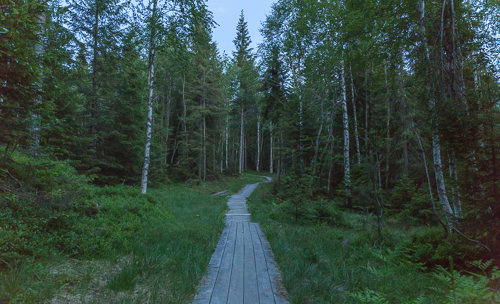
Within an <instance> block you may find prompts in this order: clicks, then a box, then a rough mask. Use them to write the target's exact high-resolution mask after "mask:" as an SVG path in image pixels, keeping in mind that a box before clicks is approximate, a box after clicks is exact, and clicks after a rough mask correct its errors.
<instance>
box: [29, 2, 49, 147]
mask: <svg viewBox="0 0 500 304" xmlns="http://www.w3.org/2000/svg"><path fill="white" fill-rule="evenodd" d="M45 2H46V0H39V4H40V5H43V4H44V3H45ZM36 19H38V26H39V27H40V30H39V32H38V33H37V35H38V41H37V43H36V44H35V47H34V49H35V56H36V57H37V59H40V67H41V68H43V65H42V58H41V57H42V55H43V53H44V43H43V41H44V39H43V38H44V35H45V22H46V16H45V10H42V13H40V15H38V16H36ZM38 89H39V92H37V96H36V97H35V100H34V103H35V107H36V106H40V105H41V104H42V96H41V91H42V89H43V75H40V79H39V80H38ZM41 124H42V117H41V116H40V111H39V109H36V108H35V111H34V114H33V126H32V130H31V133H32V138H33V146H32V150H33V152H34V153H35V154H38V149H39V147H40V129H41Z"/></svg>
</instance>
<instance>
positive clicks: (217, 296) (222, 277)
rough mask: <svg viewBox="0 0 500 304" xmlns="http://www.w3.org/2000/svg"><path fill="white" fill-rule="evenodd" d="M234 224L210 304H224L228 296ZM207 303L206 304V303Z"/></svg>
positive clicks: (233, 244)
mask: <svg viewBox="0 0 500 304" xmlns="http://www.w3.org/2000/svg"><path fill="white" fill-rule="evenodd" d="M236 230H237V226H236V224H233V225H231V228H230V230H229V235H228V238H227V242H226V247H225V250H224V255H223V256H222V260H221V263H220V267H219V272H218V273H217V278H216V281H215V286H214V289H213V292H212V298H211V300H210V302H209V303H210V304H226V303H227V297H228V294H229V284H230V275H229V274H230V273H231V271H232V267H233V257H234V246H235V244H236V233H237V231H236ZM207 303H208V302H207Z"/></svg>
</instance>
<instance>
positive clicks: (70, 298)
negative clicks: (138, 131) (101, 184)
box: [0, 175, 262, 304]
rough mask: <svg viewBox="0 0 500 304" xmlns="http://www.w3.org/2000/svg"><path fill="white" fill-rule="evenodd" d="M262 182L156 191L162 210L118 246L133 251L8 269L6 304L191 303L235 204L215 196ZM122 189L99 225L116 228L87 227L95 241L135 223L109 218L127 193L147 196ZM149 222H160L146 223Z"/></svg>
mask: <svg viewBox="0 0 500 304" xmlns="http://www.w3.org/2000/svg"><path fill="white" fill-rule="evenodd" d="M261 181H262V178H261V177H259V176H254V175H248V176H247V175H244V176H242V177H241V178H226V179H223V180H221V181H216V182H202V183H200V184H197V185H196V184H194V183H191V184H178V185H168V186H162V187H158V188H156V189H154V188H153V189H149V190H148V193H149V195H150V196H152V200H154V202H155V207H154V208H153V209H148V211H147V212H150V213H153V212H154V213H155V214H154V215H153V214H151V215H149V214H147V213H144V212H143V213H142V215H141V216H142V219H141V220H139V221H137V222H136V221H133V222H131V223H125V224H126V226H125V228H124V230H127V229H129V228H130V227H133V231H134V232H133V233H132V234H130V235H127V237H123V238H120V239H119V240H117V241H119V242H120V243H127V246H121V247H122V248H128V250H123V249H120V250H118V249H117V250H111V251H109V252H104V253H102V254H94V255H89V256H87V257H85V258H83V259H73V258H70V257H68V256H62V255H60V254H56V253H54V254H53V255H52V256H51V257H50V258H48V259H44V260H36V261H32V262H29V263H25V264H24V265H19V266H17V267H13V268H12V269H6V270H4V271H3V272H2V273H0V303H54V304H55V303H175V304H179V303H189V302H191V301H192V300H193V297H194V294H195V292H196V287H197V285H198V284H199V281H200V280H201V278H202V276H203V274H204V272H205V270H206V268H207V265H208V262H209V260H210V257H211V255H212V253H213V252H214V250H215V247H216V245H217V242H218V240H219V237H220V234H221V232H222V230H223V228H224V215H225V211H226V210H227V205H226V201H227V197H225V196H213V195H212V194H214V193H217V192H220V191H224V190H229V191H230V193H236V192H238V190H239V189H241V188H242V187H243V186H244V185H246V184H251V183H256V182H261ZM122 188H123V187H108V188H106V191H105V192H106V193H107V195H104V194H103V196H102V198H101V201H102V205H101V207H100V210H101V211H100V213H99V214H98V215H96V216H95V218H96V219H98V218H99V217H100V219H99V221H98V223H99V226H103V223H107V225H109V227H108V226H104V227H86V228H88V229H89V233H93V232H92V231H96V229H97V230H108V229H113V226H115V225H124V223H120V221H122V222H127V221H128V219H127V218H122V219H121V220H120V218H119V217H118V218H116V215H115V216H114V217H113V220H112V221H111V215H108V214H107V210H112V208H111V207H110V206H112V205H116V204H123V203H126V198H125V197H124V195H122V194H123V193H121V192H123V191H134V193H135V192H138V191H139V189H135V187H133V189H128V188H126V190H123V189H122ZM129 188H131V187H129ZM115 211H116V210H115ZM118 212H119V211H118ZM158 213H159V214H161V215H162V216H161V217H158V216H157V214H158ZM108 216H109V219H110V220H109V221H108V220H107V217H108ZM149 217H151V218H152V219H154V220H145V219H147V218H149ZM86 223H87V224H88V221H87V222H86ZM120 227H121V226H120ZM102 241H105V240H102ZM106 241H108V240H106ZM46 250H48V251H50V248H47V249H46Z"/></svg>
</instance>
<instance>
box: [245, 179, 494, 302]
mask: <svg viewBox="0 0 500 304" xmlns="http://www.w3.org/2000/svg"><path fill="white" fill-rule="evenodd" d="M272 186H273V185H272V184H266V185H263V186H261V187H259V188H258V189H257V190H256V191H255V192H254V193H253V194H252V196H251V197H250V203H249V208H250V212H251V213H252V217H253V220H254V221H256V222H259V223H261V225H262V229H263V230H264V232H265V234H266V236H267V237H268V239H269V242H270V244H271V247H272V249H273V252H274V254H275V256H276V260H277V262H278V264H279V266H280V269H281V272H282V275H283V281H284V284H285V287H286V289H287V291H288V293H289V296H290V300H291V302H292V303H499V301H500V295H499V293H498V292H496V291H495V290H498V278H499V276H500V272H499V271H498V269H496V268H494V267H493V268H492V267H491V266H492V265H491V262H487V263H480V262H475V263H472V264H471V265H470V266H471V268H475V269H476V270H480V271H479V274H472V273H469V272H465V271H462V272H458V271H457V270H455V269H453V258H450V256H451V255H452V254H453V253H451V252H448V247H446V246H442V247H443V248H441V247H439V248H438V247H432V244H431V245H428V244H427V243H426V242H424V240H425V241H431V242H432V240H437V239H441V240H442V237H441V236H442V232H441V231H440V230H439V229H438V228H434V227H428V226H420V227H411V226H407V225H403V224H401V223H400V222H399V221H398V220H396V219H387V220H386V221H385V222H384V230H383V235H384V237H383V238H382V239H379V237H378V233H377V226H376V220H375V218H372V217H370V216H369V215H366V214H360V213H355V212H349V211H342V210H341V209H340V208H338V207H337V206H336V205H334V204H332V203H328V202H325V201H319V202H313V203H311V204H309V205H308V206H306V207H304V208H306V209H307V210H302V211H301V214H306V216H302V217H300V218H298V217H296V213H295V212H294V210H293V206H291V205H290V203H284V202H280V200H279V199H278V198H277V197H275V196H274V195H273V194H272ZM292 205H293V204H292ZM302 205H304V202H303V204H302ZM290 209H292V210H290ZM439 255H443V256H446V258H447V259H448V258H450V260H449V261H450V266H451V268H450V267H447V268H444V267H441V266H438V267H435V266H429V265H427V264H426V263H424V262H422V260H425V259H432V258H435V259H437V260H439V259H441V258H442V257H440V256H439ZM488 263H489V264H488ZM481 269H483V270H486V269H489V270H490V271H489V273H488V274H487V273H486V272H485V273H483V274H481V271H482V270H481Z"/></svg>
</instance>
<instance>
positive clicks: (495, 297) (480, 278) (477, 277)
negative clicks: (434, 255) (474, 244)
mask: <svg viewBox="0 0 500 304" xmlns="http://www.w3.org/2000/svg"><path fill="white" fill-rule="evenodd" d="M470 264H471V265H474V266H476V267H477V268H478V269H480V270H482V271H483V273H485V274H484V275H481V274H475V273H471V272H468V273H467V275H464V274H461V273H459V272H458V271H456V270H453V269H451V270H447V269H445V268H443V267H441V266H438V267H436V270H435V271H434V274H433V276H434V277H435V278H436V279H438V280H439V281H441V282H443V283H444V284H445V285H446V289H444V290H443V289H440V288H437V287H434V288H432V290H434V291H436V292H438V293H441V294H442V295H444V296H445V298H446V302H445V303H478V304H486V303H500V293H499V292H498V291H497V290H493V289H491V288H490V285H491V284H492V282H493V281H495V280H497V279H498V278H500V271H499V270H498V268H497V267H494V268H493V270H492V275H491V278H490V277H488V276H487V275H486V269H488V268H489V267H490V266H491V265H492V261H488V262H485V263H483V262H481V261H475V262H471V263H470Z"/></svg>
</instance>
